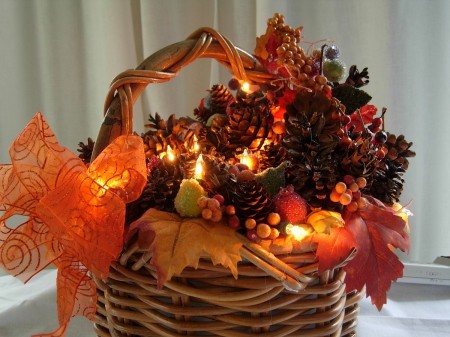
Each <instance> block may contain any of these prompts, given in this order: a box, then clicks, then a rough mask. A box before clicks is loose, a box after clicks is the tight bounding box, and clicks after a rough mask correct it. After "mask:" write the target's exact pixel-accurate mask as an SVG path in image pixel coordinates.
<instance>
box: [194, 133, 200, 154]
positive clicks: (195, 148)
mask: <svg viewBox="0 0 450 337" xmlns="http://www.w3.org/2000/svg"><path fill="white" fill-rule="evenodd" d="M193 148H194V152H197V151H198V149H199V148H200V146H199V145H198V139H197V136H196V135H194V138H193Z"/></svg>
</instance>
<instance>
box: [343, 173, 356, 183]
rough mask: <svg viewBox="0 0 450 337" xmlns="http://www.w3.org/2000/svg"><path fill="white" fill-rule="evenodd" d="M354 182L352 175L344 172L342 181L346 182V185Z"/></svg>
mask: <svg viewBox="0 0 450 337" xmlns="http://www.w3.org/2000/svg"><path fill="white" fill-rule="evenodd" d="M354 182H355V178H353V176H351V175H350V174H346V175H345V176H344V183H346V184H347V186H350V185H351V184H353V183H354Z"/></svg>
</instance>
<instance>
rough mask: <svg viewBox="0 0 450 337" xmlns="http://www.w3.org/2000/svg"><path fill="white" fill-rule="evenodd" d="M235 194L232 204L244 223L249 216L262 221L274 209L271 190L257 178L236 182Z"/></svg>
mask: <svg viewBox="0 0 450 337" xmlns="http://www.w3.org/2000/svg"><path fill="white" fill-rule="evenodd" d="M233 194H234V195H233V198H232V204H233V205H234V207H235V209H236V215H237V216H238V217H239V219H240V220H241V222H242V223H243V222H244V221H245V220H246V219H248V218H252V219H255V220H256V222H257V223H258V222H262V221H264V220H265V219H266V218H267V216H268V215H269V213H270V212H272V211H273V207H274V206H273V203H272V200H271V199H270V195H269V192H267V190H266V189H265V188H264V186H263V185H262V184H261V183H259V182H257V181H256V180H248V181H243V182H236V184H235V186H234V191H233Z"/></svg>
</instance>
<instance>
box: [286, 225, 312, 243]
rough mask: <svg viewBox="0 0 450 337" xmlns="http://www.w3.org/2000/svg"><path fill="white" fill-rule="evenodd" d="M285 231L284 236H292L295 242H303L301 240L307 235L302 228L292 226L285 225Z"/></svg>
mask: <svg viewBox="0 0 450 337" xmlns="http://www.w3.org/2000/svg"><path fill="white" fill-rule="evenodd" d="M285 231H286V234H288V235H293V236H294V239H295V240H297V241H301V240H303V238H304V237H305V236H306V235H308V231H306V230H305V229H304V228H302V227H300V226H297V225H293V224H288V225H286V229H285Z"/></svg>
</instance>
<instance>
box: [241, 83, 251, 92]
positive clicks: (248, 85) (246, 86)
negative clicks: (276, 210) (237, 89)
mask: <svg viewBox="0 0 450 337" xmlns="http://www.w3.org/2000/svg"><path fill="white" fill-rule="evenodd" d="M242 91H245V92H246V93H249V91H250V84H249V83H248V82H244V83H243V84H242Z"/></svg>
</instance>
